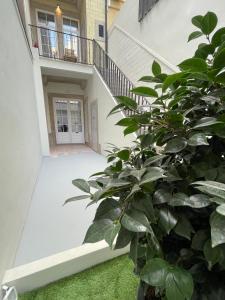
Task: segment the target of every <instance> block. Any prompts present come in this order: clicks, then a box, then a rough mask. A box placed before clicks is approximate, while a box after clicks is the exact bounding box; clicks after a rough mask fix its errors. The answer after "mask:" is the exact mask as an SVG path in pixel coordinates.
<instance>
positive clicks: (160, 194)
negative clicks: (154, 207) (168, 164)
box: [154, 189, 172, 204]
mask: <svg viewBox="0 0 225 300" xmlns="http://www.w3.org/2000/svg"><path fill="white" fill-rule="evenodd" d="M171 199H172V194H171V193H169V192H168V191H166V190H163V189H158V190H157V191H156V192H155V193H154V203H155V204H163V203H167V202H169V201H170V200H171Z"/></svg>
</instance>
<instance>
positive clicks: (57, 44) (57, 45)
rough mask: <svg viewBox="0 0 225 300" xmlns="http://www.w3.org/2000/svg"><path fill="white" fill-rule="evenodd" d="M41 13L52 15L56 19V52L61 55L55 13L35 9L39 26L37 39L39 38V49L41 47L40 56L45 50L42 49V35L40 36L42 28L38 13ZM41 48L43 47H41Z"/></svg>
mask: <svg viewBox="0 0 225 300" xmlns="http://www.w3.org/2000/svg"><path fill="white" fill-rule="evenodd" d="M39 12H42V13H46V14H49V15H52V16H53V17H54V22H55V29H54V30H55V34H56V51H57V53H58V55H59V42H58V34H57V30H58V29H57V22H56V16H55V14H54V13H53V12H51V11H49V10H45V9H40V8H36V9H35V15H36V24H37V38H38V47H39V51H40V54H41V55H43V49H42V41H41V34H40V30H39V29H40V28H38V27H41V26H40V25H39V22H38V13H39ZM40 46H41V47H40Z"/></svg>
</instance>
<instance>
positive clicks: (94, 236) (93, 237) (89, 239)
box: [84, 219, 113, 243]
mask: <svg viewBox="0 0 225 300" xmlns="http://www.w3.org/2000/svg"><path fill="white" fill-rule="evenodd" d="M112 226H113V221H112V220H109V219H104V220H99V221H96V222H94V223H93V224H92V225H91V226H90V227H89V229H88V231H87V233H86V236H85V239H84V243H96V242H99V241H101V240H104V238H105V232H106V231H107V230H110V228H112Z"/></svg>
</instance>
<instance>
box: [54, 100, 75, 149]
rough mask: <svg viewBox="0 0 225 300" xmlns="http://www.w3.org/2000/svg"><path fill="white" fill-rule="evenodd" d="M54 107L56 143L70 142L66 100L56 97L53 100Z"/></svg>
mask: <svg viewBox="0 0 225 300" xmlns="http://www.w3.org/2000/svg"><path fill="white" fill-rule="evenodd" d="M54 108H55V130H56V143H57V144H70V143H71V135H70V130H69V111H68V102H67V101H66V100H60V99H57V100H55V102H54Z"/></svg>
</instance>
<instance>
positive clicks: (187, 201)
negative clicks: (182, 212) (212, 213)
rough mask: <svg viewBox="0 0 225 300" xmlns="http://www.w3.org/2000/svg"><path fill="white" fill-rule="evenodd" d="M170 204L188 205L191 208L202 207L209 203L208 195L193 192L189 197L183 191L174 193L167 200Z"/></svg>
mask: <svg viewBox="0 0 225 300" xmlns="http://www.w3.org/2000/svg"><path fill="white" fill-rule="evenodd" d="M169 204H170V205H171V206H189V207H193V208H203V207H207V206H209V205H210V204H211V201H210V200H209V197H208V196H206V195H203V194H195V195H192V196H191V197H188V196H187V195H185V194H183V193H176V194H174V195H173V197H172V198H171V201H170V202H169Z"/></svg>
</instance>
